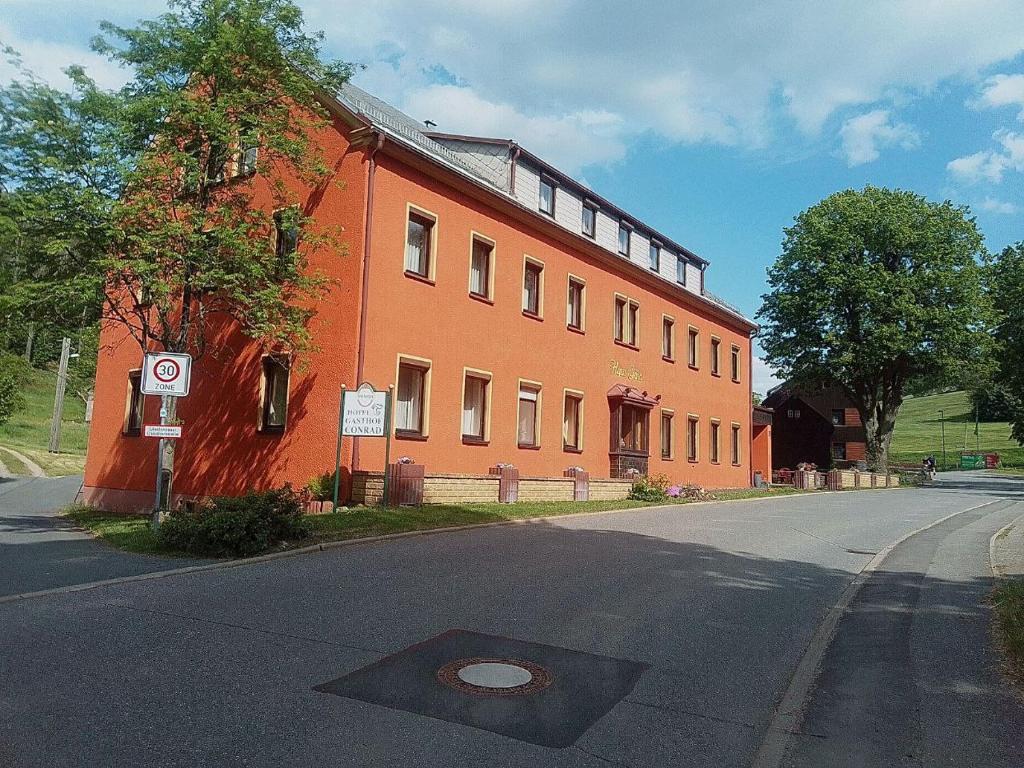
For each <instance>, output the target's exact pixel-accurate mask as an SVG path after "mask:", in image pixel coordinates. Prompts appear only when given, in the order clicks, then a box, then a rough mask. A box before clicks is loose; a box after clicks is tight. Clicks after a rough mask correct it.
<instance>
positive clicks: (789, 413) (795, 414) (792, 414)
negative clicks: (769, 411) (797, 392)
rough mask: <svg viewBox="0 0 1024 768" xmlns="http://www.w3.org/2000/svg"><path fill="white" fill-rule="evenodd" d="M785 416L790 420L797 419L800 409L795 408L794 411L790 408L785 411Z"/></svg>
mask: <svg viewBox="0 0 1024 768" xmlns="http://www.w3.org/2000/svg"><path fill="white" fill-rule="evenodd" d="M786 416H787V417H789V418H791V419H799V418H800V409H799V408H796V409H794V408H790V409H789V410H788V411H786Z"/></svg>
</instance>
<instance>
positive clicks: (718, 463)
mask: <svg viewBox="0 0 1024 768" xmlns="http://www.w3.org/2000/svg"><path fill="white" fill-rule="evenodd" d="M710 463H711V464H714V465H715V466H716V467H718V466H721V464H722V462H720V461H712V462H710Z"/></svg>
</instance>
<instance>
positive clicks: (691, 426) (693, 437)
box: [686, 416, 700, 461]
mask: <svg viewBox="0 0 1024 768" xmlns="http://www.w3.org/2000/svg"><path fill="white" fill-rule="evenodd" d="M699 440H700V422H699V421H698V419H697V417H696V416H687V417H686V459H687V461H697V460H698V458H699V457H700V450H699V445H700V443H699Z"/></svg>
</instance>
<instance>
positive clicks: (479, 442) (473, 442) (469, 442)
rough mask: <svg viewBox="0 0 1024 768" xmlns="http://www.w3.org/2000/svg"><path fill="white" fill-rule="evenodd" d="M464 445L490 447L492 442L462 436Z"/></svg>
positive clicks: (470, 436) (480, 438)
mask: <svg viewBox="0 0 1024 768" xmlns="http://www.w3.org/2000/svg"><path fill="white" fill-rule="evenodd" d="M462 444H463V445H490V444H491V441H490V440H485V439H484V438H482V437H474V436H473V435H463V436H462Z"/></svg>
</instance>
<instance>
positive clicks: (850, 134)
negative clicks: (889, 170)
mask: <svg viewBox="0 0 1024 768" xmlns="http://www.w3.org/2000/svg"><path fill="white" fill-rule="evenodd" d="M839 138H840V139H841V141H842V152H843V155H844V156H845V157H846V164H847V165H849V166H850V167H851V168H852V167H853V166H855V165H863V164H864V163H870V162H872V161H874V160H877V159H878V157H879V150H880V149H883V148H885V147H892V146H899V147H902V148H903V149H916V148H917V147H919V146H921V136H920V134H918V132H917V131H916V130H915V129H914V128H913V127H912V126H910V125H907V124H906V123H899V122H893V120H892V116H891V114H890V112H889V110H887V109H875V110H872V111H871V112H865V113H864V114H863V115H858V116H857V117H851V118H850V119H849V120H847V121H846V122H845V123H843V127H842V128H840V129H839Z"/></svg>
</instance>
